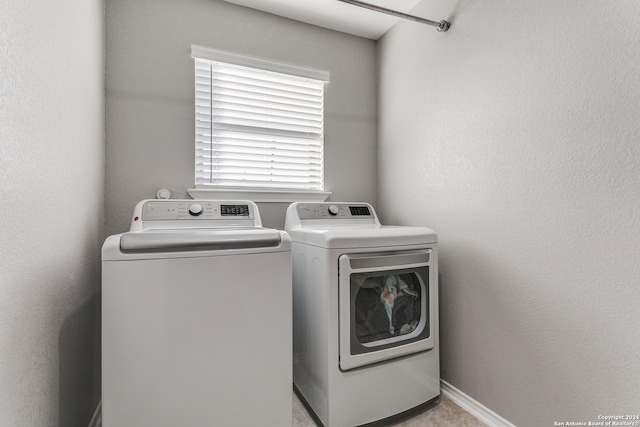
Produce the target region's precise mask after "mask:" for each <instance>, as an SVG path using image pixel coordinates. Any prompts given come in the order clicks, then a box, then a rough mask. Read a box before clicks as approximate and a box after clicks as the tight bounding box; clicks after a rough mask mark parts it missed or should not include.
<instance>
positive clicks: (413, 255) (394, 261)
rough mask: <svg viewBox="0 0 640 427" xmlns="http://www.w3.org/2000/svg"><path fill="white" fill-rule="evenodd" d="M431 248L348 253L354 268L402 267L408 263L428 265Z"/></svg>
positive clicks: (350, 263)
mask: <svg viewBox="0 0 640 427" xmlns="http://www.w3.org/2000/svg"><path fill="white" fill-rule="evenodd" d="M430 255H431V251H430V250H420V251H412V252H403V253H391V254H380V255H347V257H348V258H349V265H350V266H351V269H352V270H361V269H369V268H384V267H394V268H402V267H403V266H407V265H426V264H428V263H429V256H430Z"/></svg>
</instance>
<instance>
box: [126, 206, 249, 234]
mask: <svg viewBox="0 0 640 427" xmlns="http://www.w3.org/2000/svg"><path fill="white" fill-rule="evenodd" d="M229 226H232V227H262V221H261V219H260V213H259V212H258V208H257V206H256V205H255V204H254V203H253V202H251V201H247V200H240V201H226V200H225V201H222V200H183V199H166V200H163V199H149V200H143V201H141V202H140V203H138V205H137V206H136V208H135V210H134V213H133V217H132V220H131V229H130V230H131V231H134V230H142V229H149V228H183V227H198V228H218V227H229Z"/></svg>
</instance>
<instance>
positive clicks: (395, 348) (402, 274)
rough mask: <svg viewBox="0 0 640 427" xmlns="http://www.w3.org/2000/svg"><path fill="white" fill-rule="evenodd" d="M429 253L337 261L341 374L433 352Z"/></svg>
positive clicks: (359, 256)
mask: <svg viewBox="0 0 640 427" xmlns="http://www.w3.org/2000/svg"><path fill="white" fill-rule="evenodd" d="M434 258H435V257H434V256H433V251H432V250H431V249H424V250H416V251H405V252H391V253H377V254H375V253H369V254H348V255H342V256H340V258H339V268H340V270H339V276H340V277H339V306H340V319H339V323H340V369H341V370H343V371H345V370H349V369H353V368H357V367H360V366H364V365H369V364H372V363H376V362H380V361H383V360H388V359H392V358H395V357H400V356H405V355H408V354H411V353H416V352H420V351H426V350H429V349H432V348H433V347H434V344H435V334H434V325H435V324H436V323H435V319H434V313H435V306H434V304H436V301H435V298H434V295H435V294H434V286H437V282H436V277H435V271H436V269H435V268H433V264H432V263H433V262H434Z"/></svg>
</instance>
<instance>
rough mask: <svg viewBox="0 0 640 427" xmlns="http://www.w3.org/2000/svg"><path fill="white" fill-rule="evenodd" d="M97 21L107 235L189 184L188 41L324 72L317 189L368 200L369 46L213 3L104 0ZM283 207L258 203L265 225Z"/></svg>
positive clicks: (371, 129)
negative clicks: (144, 202)
mask: <svg viewBox="0 0 640 427" xmlns="http://www.w3.org/2000/svg"><path fill="white" fill-rule="evenodd" d="M106 26H107V44H106V102H107V104H106V108H107V115H106V171H107V173H106V199H105V203H106V233H107V234H113V233H118V232H122V231H124V230H126V229H127V228H128V226H129V218H130V215H131V212H132V211H133V207H134V205H135V204H136V203H137V202H138V201H139V200H141V199H144V198H149V197H155V194H156V190H158V189H159V188H163V187H164V188H168V189H169V190H171V192H172V194H173V197H188V196H187V194H186V190H187V188H193V187H194V172H193V168H194V166H193V165H194V111H193V110H194V105H193V104H194V101H193V91H194V78H193V74H194V72H193V60H192V59H191V44H192V43H193V44H199V45H202V46H207V47H211V48H216V49H223V50H228V51H231V52H236V53H240V54H245V55H254V56H257V57H261V58H267V59H271V60H275V61H281V62H285V63H290V64H293V65H299V66H303V67H308V68H316V69H320V70H325V71H329V72H330V73H331V83H330V84H329V85H328V86H327V91H326V98H325V114H326V117H325V176H326V177H325V184H326V189H327V191H332V192H333V196H332V199H333V200H350V199H359V200H363V201H369V202H371V203H375V202H376V201H377V200H376V197H377V164H376V162H377V160H376V148H375V147H376V137H377V135H376V130H377V129H376V45H375V42H373V41H371V40H366V39H362V38H358V37H354V36H349V35H346V34H342V33H337V32H334V31H330V30H325V29H321V28H319V27H314V26H311V25H307V24H303V23H300V22H296V21H292V20H288V19H284V18H280V17H277V16H275V15H270V14H267V13H263V12H259V11H255V10H252V9H248V8H244V7H240V6H236V5H232V4H229V3H225V2H223V1H220V0H183V1H174V0H153V1H152V0H139V1H135V2H132V1H126V0H108V1H107V19H106ZM286 206H287V205H286V204H262V205H261V206H260V208H261V212H262V216H263V223H264V224H265V226H271V227H279V228H281V227H282V226H283V225H284V212H285V208H286Z"/></svg>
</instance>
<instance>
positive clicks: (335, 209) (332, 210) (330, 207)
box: [328, 205, 340, 216]
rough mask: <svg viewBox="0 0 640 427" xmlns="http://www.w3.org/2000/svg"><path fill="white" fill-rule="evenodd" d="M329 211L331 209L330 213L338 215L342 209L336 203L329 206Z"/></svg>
mask: <svg viewBox="0 0 640 427" xmlns="http://www.w3.org/2000/svg"><path fill="white" fill-rule="evenodd" d="M328 211H329V214H331V215H333V216H336V215H338V212H340V209H339V208H338V207H337V206H336V205H331V206H329V209H328Z"/></svg>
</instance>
